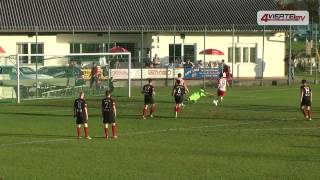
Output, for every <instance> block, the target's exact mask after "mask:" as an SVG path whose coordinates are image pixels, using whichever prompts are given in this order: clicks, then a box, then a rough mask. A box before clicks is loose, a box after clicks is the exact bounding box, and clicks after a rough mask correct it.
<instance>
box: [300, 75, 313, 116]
mask: <svg viewBox="0 0 320 180" xmlns="http://www.w3.org/2000/svg"><path fill="white" fill-rule="evenodd" d="M301 84H302V85H301V87H300V94H301V95H300V108H301V111H302V113H303V115H304V117H305V118H306V119H307V120H309V121H311V120H312V118H311V103H312V91H311V88H310V86H309V85H308V83H307V81H306V80H305V79H304V80H302V81H301Z"/></svg>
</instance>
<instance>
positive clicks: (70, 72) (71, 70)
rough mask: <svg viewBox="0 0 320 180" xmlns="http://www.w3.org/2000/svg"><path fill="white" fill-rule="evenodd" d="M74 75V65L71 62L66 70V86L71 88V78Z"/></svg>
mask: <svg viewBox="0 0 320 180" xmlns="http://www.w3.org/2000/svg"><path fill="white" fill-rule="evenodd" d="M73 73H74V64H73V63H71V62H69V63H68V67H67V69H66V77H67V84H66V86H67V87H69V86H70V78H72V77H73Z"/></svg>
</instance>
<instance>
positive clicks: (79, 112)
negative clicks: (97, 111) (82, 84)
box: [73, 92, 91, 139]
mask: <svg viewBox="0 0 320 180" xmlns="http://www.w3.org/2000/svg"><path fill="white" fill-rule="evenodd" d="M73 112H74V113H73V117H75V118H76V126H77V135H78V138H79V139H80V138H81V135H80V133H81V126H83V128H84V134H85V138H86V139H91V137H90V136H89V133H88V107H87V103H86V101H85V100H84V92H80V94H79V98H78V99H76V100H75V101H74V104H73Z"/></svg>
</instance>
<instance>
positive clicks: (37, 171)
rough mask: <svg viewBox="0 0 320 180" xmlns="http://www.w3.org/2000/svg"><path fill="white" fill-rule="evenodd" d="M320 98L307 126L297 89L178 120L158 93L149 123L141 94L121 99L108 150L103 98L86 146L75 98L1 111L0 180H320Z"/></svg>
mask: <svg viewBox="0 0 320 180" xmlns="http://www.w3.org/2000/svg"><path fill="white" fill-rule="evenodd" d="M319 90H320V86H313V92H314V105H313V110H314V117H313V120H312V121H306V120H305V119H304V118H303V116H302V114H301V113H300V111H299V106H298V105H299V102H298V101H299V97H298V95H299V87H298V86H297V87H265V88H261V87H254V88H233V89H229V91H228V92H227V96H226V98H225V101H224V103H223V104H222V106H220V107H215V106H213V105H212V98H209V97H204V98H203V99H201V100H200V102H198V103H196V104H192V103H189V102H187V103H186V107H185V109H183V111H182V112H181V114H179V115H180V116H179V117H178V118H177V119H175V118H174V113H173V106H174V103H173V98H172V97H171V96H168V95H169V94H170V88H159V89H157V95H156V101H157V113H156V114H155V118H153V119H147V120H142V116H141V113H142V106H143V99H142V96H140V95H139V93H138V90H137V89H135V90H134V92H133V95H134V96H133V97H132V98H130V99H129V98H126V97H123V96H122V97H115V100H116V101H117V106H118V118H117V123H118V131H119V138H118V139H116V140H114V139H109V140H108V141H106V140H105V139H104V138H103V135H104V133H103V129H102V124H101V117H100V109H99V104H100V99H101V97H90V98H87V103H88V105H89V133H90V135H91V137H93V139H92V140H90V141H89V140H85V139H81V140H78V139H76V138H75V135H76V130H75V121H74V119H73V118H72V104H73V100H72V99H54V100H35V101H25V102H23V103H22V104H20V105H15V104H12V103H0V122H1V123H0V179H1V180H9V179H23V180H25V179H45V180H47V179H55V180H56V179H148V180H150V179H152V180H153V179H161V180H163V179H268V180H269V179H270V180H273V179H308V180H309V179H320V173H319V171H320V129H319V125H320V122H319V118H320V116H319V104H318V102H319V100H320V96H319V95H318V94H317V92H319ZM82 134H83V131H82Z"/></svg>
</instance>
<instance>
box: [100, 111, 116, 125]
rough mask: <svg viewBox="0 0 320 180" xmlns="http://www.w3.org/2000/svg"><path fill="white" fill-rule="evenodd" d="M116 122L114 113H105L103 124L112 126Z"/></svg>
mask: <svg viewBox="0 0 320 180" xmlns="http://www.w3.org/2000/svg"><path fill="white" fill-rule="evenodd" d="M115 122H116V118H115V117H114V113H113V112H104V113H103V124H112V123H115Z"/></svg>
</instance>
